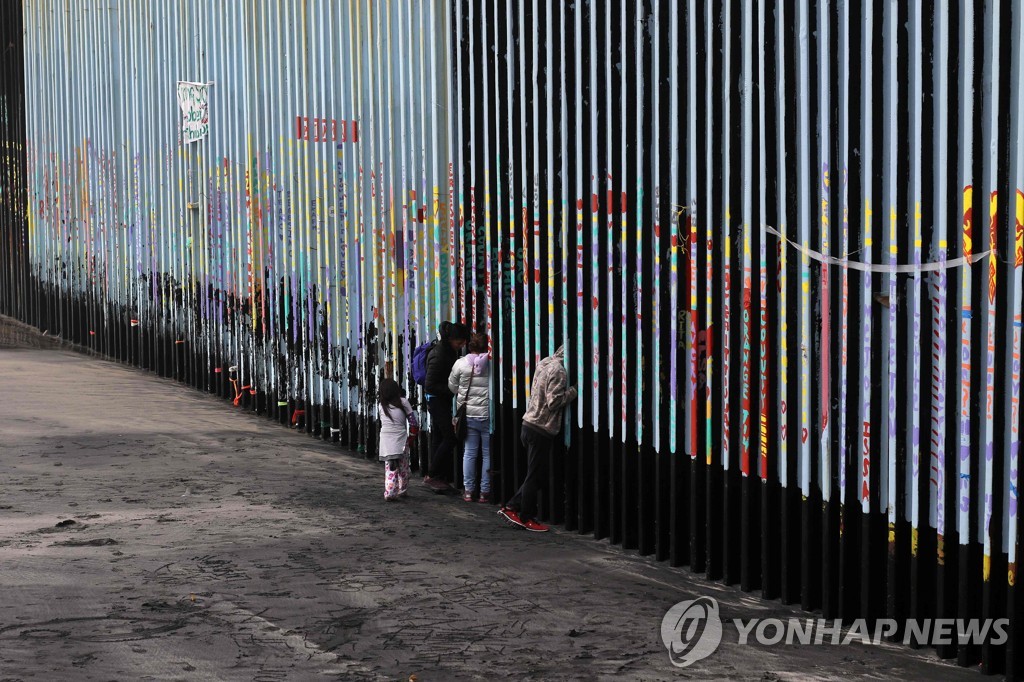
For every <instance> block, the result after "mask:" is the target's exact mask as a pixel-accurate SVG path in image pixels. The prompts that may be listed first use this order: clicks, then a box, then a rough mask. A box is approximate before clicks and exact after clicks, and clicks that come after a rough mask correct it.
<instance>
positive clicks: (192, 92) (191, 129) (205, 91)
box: [178, 81, 210, 144]
mask: <svg viewBox="0 0 1024 682" xmlns="http://www.w3.org/2000/svg"><path fill="white" fill-rule="evenodd" d="M178 106H180V107H181V118H182V121H181V141H182V143H183V144H188V143H189V142H198V141H199V140H201V139H203V138H204V137H206V136H207V134H208V133H209V132H210V99H209V87H208V86H207V84H206V83H189V82H187V81H178Z"/></svg>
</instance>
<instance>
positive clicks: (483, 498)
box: [476, 493, 491, 504]
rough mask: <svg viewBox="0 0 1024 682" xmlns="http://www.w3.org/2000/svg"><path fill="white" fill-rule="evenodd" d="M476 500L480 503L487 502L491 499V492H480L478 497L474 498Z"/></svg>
mask: <svg viewBox="0 0 1024 682" xmlns="http://www.w3.org/2000/svg"><path fill="white" fill-rule="evenodd" d="M476 501H477V502H479V503H480V504H487V503H488V502H490V501H491V494H490V493H480V497H478V498H476Z"/></svg>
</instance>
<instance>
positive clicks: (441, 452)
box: [427, 398, 457, 483]
mask: <svg viewBox="0 0 1024 682" xmlns="http://www.w3.org/2000/svg"><path fill="white" fill-rule="evenodd" d="M427 412H429V413H430V471H429V473H428V474H427V475H428V476H430V477H431V478H436V479H437V480H439V481H445V482H447V483H451V482H452V476H453V471H454V469H453V464H452V453H454V452H455V446H456V444H457V441H456V440H455V429H453V428H452V401H451V398H430V399H429V400H427Z"/></svg>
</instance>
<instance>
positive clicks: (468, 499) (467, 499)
mask: <svg viewBox="0 0 1024 682" xmlns="http://www.w3.org/2000/svg"><path fill="white" fill-rule="evenodd" d="M462 501H463V502H472V501H473V493H471V492H469V491H468V490H467V491H466V492H464V493H462Z"/></svg>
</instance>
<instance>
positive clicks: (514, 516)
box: [498, 507, 526, 528]
mask: <svg viewBox="0 0 1024 682" xmlns="http://www.w3.org/2000/svg"><path fill="white" fill-rule="evenodd" d="M498 515H499V516H501V517H503V518H504V519H505V520H506V521H508V522H509V523H511V524H512V525H513V526H518V527H520V528H526V526H525V525H523V522H522V521H520V520H519V512H517V511H516V510H515V509H508V508H507V507H502V508H501V509H499V510H498Z"/></svg>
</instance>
